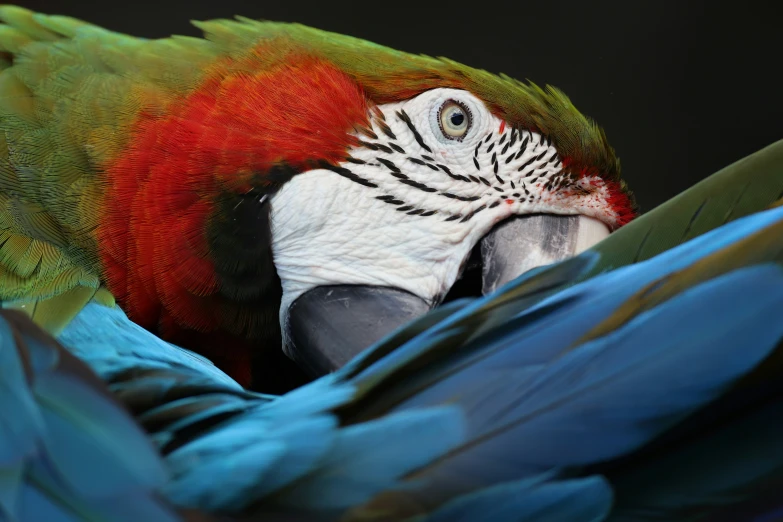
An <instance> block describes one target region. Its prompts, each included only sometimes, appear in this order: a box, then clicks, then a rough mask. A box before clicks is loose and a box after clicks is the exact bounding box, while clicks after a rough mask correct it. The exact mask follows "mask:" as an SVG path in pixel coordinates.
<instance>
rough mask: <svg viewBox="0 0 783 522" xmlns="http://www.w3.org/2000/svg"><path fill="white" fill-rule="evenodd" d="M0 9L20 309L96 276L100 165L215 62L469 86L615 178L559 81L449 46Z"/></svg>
mask: <svg viewBox="0 0 783 522" xmlns="http://www.w3.org/2000/svg"><path fill="white" fill-rule="evenodd" d="M0 21H2V22H3V24H4V25H3V24H0V299H2V300H4V301H9V300H11V301H13V300H16V301H19V300H22V302H21V303H20V306H21V305H25V306H27V308H28V309H30V308H31V307H32V308H34V305H35V303H37V302H38V301H40V300H45V299H49V298H51V297H54V296H58V295H61V294H64V293H66V292H68V291H69V290H71V289H73V288H76V287H86V288H90V289H97V288H98V287H100V285H101V284H102V283H105V280H104V277H103V273H102V267H101V263H100V261H99V256H98V254H97V251H98V245H97V244H96V243H97V240H96V238H95V230H96V227H98V225H99V224H100V221H101V208H100V206H101V205H100V204H101V196H102V194H103V192H104V186H103V185H102V176H103V174H104V167H105V165H106V164H107V162H109V161H111V160H112V158H115V157H116V156H117V155H118V154H120V153H121V152H122V151H123V150H125V148H126V147H127V146H128V144H129V142H130V140H132V139H133V135H132V132H131V131H132V125H133V124H134V122H135V120H136V118H137V116H138V115H139V114H140V112H142V111H143V112H145V113H147V114H158V115H160V114H164V113H165V112H166V110H167V108H168V107H169V106H170V104H171V103H172V102H174V101H176V100H179V99H182V98H183V97H184V96H186V95H187V94H189V93H191V92H193V91H194V89H197V88H198V87H199V85H200V82H201V81H202V80H203V79H204V78H205V75H208V74H209V73H210V71H211V70H212V69H211V68H212V67H213V66H214V65H215V64H217V63H220V64H221V67H222V68H223V69H221V70H222V71H224V73H226V74H237V75H241V74H245V73H253V72H257V71H259V70H265V69H268V68H271V67H273V66H274V65H275V64H276V63H280V62H281V61H286V60H297V59H301V58H302V57H303V56H307V57H316V58H318V59H320V60H325V61H328V62H331V63H332V64H334V65H336V66H337V67H338V68H339V69H341V70H342V71H344V72H345V73H346V74H347V75H348V76H350V77H352V78H353V79H355V81H356V82H357V83H358V84H359V85H360V86H361V87H362V89H363V90H364V91H365V93H366V94H367V95H368V97H369V98H370V99H371V100H372V101H373V102H374V103H385V102H390V101H398V100H402V99H406V98H409V97H411V96H415V95H416V94H419V93H420V92H422V91H424V90H427V89H430V88H434V87H456V88H461V89H467V90H469V91H471V92H473V93H474V94H476V95H477V96H479V97H480V98H482V99H483V100H484V101H485V102H486V103H487V104H488V106H489V107H490V108H491V109H492V110H493V112H495V113H496V114H497V115H498V116H500V117H502V118H505V119H506V120H508V121H510V122H513V123H514V124H519V125H521V126H523V127H527V128H529V129H531V130H536V131H538V132H540V133H542V134H544V135H547V136H549V137H550V138H551V139H552V141H553V143H554V144H555V146H556V147H558V149H559V151H560V152H561V156H562V157H564V158H568V160H569V162H570V163H571V165H572V167H573V169H574V172H578V171H579V169H581V168H587V167H589V168H590V169H596V170H597V171H600V172H601V174H602V175H604V176H606V177H607V178H608V179H615V180H616V179H619V162H618V161H617V159H616V158H615V156H614V153H613V151H612V149H611V147H609V145H608V144H607V142H606V138H605V136H604V134H603V132H602V131H601V129H600V128H599V127H597V126H596V125H595V124H594V123H593V122H592V121H590V120H589V119H587V118H586V117H584V116H583V115H582V114H580V113H579V111H577V110H576V109H575V108H574V107H573V105H572V104H571V103H570V101H569V100H568V98H567V97H565V96H564V95H563V94H562V93H561V92H559V91H557V90H556V89H553V88H546V89H541V88H539V87H537V86H535V85H532V84H531V85H526V84H523V83H521V82H518V81H516V80H513V79H511V78H508V77H506V76H503V75H500V76H496V75H493V74H490V73H488V72H485V71H480V70H476V69H473V68H470V67H467V66H464V65H461V64H458V63H456V62H453V61H451V60H448V59H445V58H431V57H427V56H417V55H412V54H408V53H403V52H399V51H396V50H393V49H389V48H386V47H383V46H380V45H376V44H373V43H370V42H366V41H363V40H359V39H356V38H352V37H348V36H342V35H338V34H334V33H328V32H325V31H320V30H317V29H312V28H308V27H304V26H301V25H298V24H286V23H273V22H257V21H253V20H248V19H245V18H238V19H237V20H213V21H208V22H195V25H196V26H197V27H199V28H201V29H202V30H203V31H204V33H205V39H200V38H190V37H182V36H173V37H170V38H164V39H159V40H147V39H140V38H135V37H131V36H126V35H122V34H118V33H114V32H111V31H107V30H104V29H101V28H99V27H96V26H93V25H90V24H88V23H85V22H82V21H79V20H75V19H73V18H69V17H64V16H49V15H43V14H38V13H32V12H30V11H28V10H26V9H23V8H19V7H14V6H3V7H0ZM267 44H268V45H267ZM259 45H263V48H264V50H263V53H261V52H259V51H258V49H259ZM77 294H78V292H77ZM79 295H81V294H79ZM66 308H67V307H66ZM59 322H62V321H59Z"/></svg>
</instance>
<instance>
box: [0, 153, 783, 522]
mask: <svg viewBox="0 0 783 522" xmlns="http://www.w3.org/2000/svg"><path fill="white" fill-rule="evenodd" d="M782 306H783V141H780V142H778V143H776V144H774V145H772V146H770V147H767V148H766V149H763V150H761V151H759V152H758V153H756V154H754V155H752V156H750V157H748V158H745V159H744V160H741V161H739V162H737V163H736V164H734V165H731V166H729V167H727V168H726V169H724V170H722V171H720V172H718V173H716V174H714V175H713V176H711V177H709V178H707V179H706V180H704V181H703V182H701V183H699V184H697V185H696V186H694V187H692V188H691V189H689V190H688V191H686V192H684V193H682V194H680V195H679V196H677V197H675V198H673V199H672V200H670V201H668V202H666V203H664V204H663V205H661V206H660V207H658V208H656V209H654V210H653V211H651V212H649V213H647V214H645V215H643V216H641V217H639V218H637V219H636V220H634V221H633V222H632V223H630V224H629V225H628V226H626V227H623V228H622V229H620V230H618V231H617V232H615V233H613V234H611V235H610V236H608V237H607V238H606V239H604V240H603V241H601V242H600V243H598V244H597V245H595V246H593V247H592V248H590V249H588V250H586V251H585V252H583V253H581V254H579V255H576V256H572V257H569V258H567V259H565V260H562V261H559V262H556V263H553V264H549V265H547V266H542V267H537V268H534V269H532V270H529V271H527V272H525V273H524V274H522V275H521V276H519V277H517V278H515V279H514V280H512V281H510V282H509V283H507V284H505V285H503V286H502V287H501V288H499V289H498V290H496V291H494V292H492V293H490V294H489V295H487V296H484V297H474V298H465V299H460V300H455V301H451V302H449V303H445V304H444V305H441V306H440V307H438V308H435V309H434V310H432V311H430V312H428V313H426V314H425V315H423V316H422V317H420V318H418V319H416V320H413V321H412V322H410V323H409V324H407V325H405V326H403V327H401V328H398V329H397V330H395V331H394V332H392V333H391V334H389V335H387V336H386V337H384V338H383V339H381V340H380V341H379V342H377V343H375V344H374V345H373V346H372V347H370V348H369V349H367V350H365V351H363V352H361V353H360V354H358V355H357V356H355V357H354V358H353V359H351V360H350V361H349V362H348V363H347V364H345V365H343V366H342V367H341V368H339V369H338V370H336V371H334V372H331V373H329V374H327V375H324V376H322V377H320V378H318V379H315V380H314V381H312V382H310V383H308V384H305V385H303V386H301V387H299V388H297V389H295V390H293V391H290V392H288V393H286V394H284V395H280V396H275V395H269V394H262V393H259V392H255V391H250V390H247V389H244V388H243V387H242V386H241V385H240V384H239V383H238V382H236V381H235V380H234V379H232V378H231V377H230V376H228V375H227V374H225V373H224V372H223V371H221V370H220V369H219V368H217V367H216V366H215V365H214V364H213V363H212V362H211V361H209V360H208V359H207V358H205V357H203V356H201V355H198V354H196V353H194V352H192V351H190V350H186V349H183V348H181V347H178V346H176V345H174V344H171V343H169V342H167V341H165V340H163V339H161V338H159V337H157V336H155V335H154V334H153V333H151V332H150V331H149V330H147V329H144V328H142V327H141V326H140V325H138V324H136V323H135V322H133V321H131V320H130V319H129V317H128V316H127V314H125V312H124V311H123V310H122V309H121V307H119V306H107V303H105V302H102V301H101V300H96V299H93V300H91V301H90V302H89V303H88V304H87V305H86V306H84V307H83V308H82V309H81V310H80V312H79V313H78V314H76V316H75V317H74V318H73V319H72V320H71V321H70V322H69V323H68V324H67V325H66V326H65V327H64V328H63V329H62V331H61V332H60V333H59V335H58V341H59V342H57V341H55V340H53V339H52V338H51V337H50V335H49V334H48V333H46V332H44V331H42V330H41V329H40V327H39V326H37V325H34V324H32V323H31V320H30V319H29V318H28V317H26V316H25V315H23V314H21V313H20V312H18V311H15V310H2V311H0V346H2V351H0V356H2V357H3V364H2V366H0V368H2V370H3V380H2V383H3V385H4V389H3V392H2V393H0V400H3V410H2V411H3V412H4V415H3V416H1V417H0V421H1V422H0V428H1V429H0V436H2V439H1V440H2V444H0V447H2V448H3V449H4V453H3V454H2V455H3V456H4V460H3V461H2V462H3V466H4V467H3V472H4V474H3V476H4V477H7V478H8V479H10V480H4V481H3V482H1V483H0V508H1V509H3V510H4V512H3V514H4V515H5V516H6V518H9V519H10V520H19V521H20V522H28V521H36V522H38V521H40V520H47V521H51V522H60V521H61V520H63V521H65V520H67V521H73V520H79V521H81V520H90V521H103V520H110V521H115V520H116V521H123V520H140V519H143V520H152V521H158V520H160V521H161V522H168V521H170V520H172V521H173V520H210V519H209V518H194V517H221V518H220V520H226V521H228V520H246V521H250V520H255V521H276V520H281V521H282V520H342V521H398V520H399V521H410V522H423V521H432V522H441V521H466V522H467V521H479V522H483V521H488V522H489V521H492V522H505V521H509V522H510V521H515V522H519V521H536V522H542V521H543V522H559V521H615V522H619V521H622V522H631V521H634V522H636V521H638V522H647V521H667V522H678V521H692V520H711V521H724V522H727V521H743V522H747V521H758V522H761V521H768V520H778V519H780V518H781V517H783V502H782V501H781V498H780V495H779V491H780V487H781V484H782V482H781V481H783V453H781V451H780V444H779V441H780V437H781V435H783V423H782V422H780V418H781V417H780V415H781V409H782V408H783V387H782V385H781V382H782V381H781V379H780V375H781V371H783V366H782V365H781V363H782V362H783V358H781V355H783V321H781V320H780V310H781V307H782ZM9 391H10V392H11V393H8V392H9ZM7 412H12V414H10V415H9V414H8V413H7ZM132 421H135V424H134V422H132ZM145 434H146V435H145ZM36 448H38V450H37V451H36ZM151 449H156V450H157V453H156V452H155V451H151ZM9 471H10V473H9ZM122 491H127V496H126V497H122V495H121V492H122ZM294 517H296V518H294Z"/></svg>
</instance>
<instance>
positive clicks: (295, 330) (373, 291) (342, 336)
mask: <svg viewBox="0 0 783 522" xmlns="http://www.w3.org/2000/svg"><path fill="white" fill-rule="evenodd" d="M430 308H431V306H430V305H429V304H428V303H427V302H426V301H424V300H423V299H421V298H419V297H417V296H415V295H413V294H411V293H408V292H406V291H404V290H398V289H396V288H389V287H381V286H365V285H336V286H319V287H316V288H313V289H312V290H308V291H307V292H305V293H304V294H302V295H301V296H299V297H298V298H297V299H296V300H295V301H294V302H293V303H292V304H291V307H290V308H289V312H288V319H287V320H286V322H285V330H286V332H285V333H286V339H287V340H286V352H287V353H288V354H289V355H290V356H291V357H293V359H294V360H295V361H296V362H297V364H298V365H299V366H300V367H301V368H302V369H303V370H304V371H305V372H307V373H309V374H311V375H313V376H321V375H323V374H325V373H329V372H332V371H334V370H336V369H338V368H340V367H341V366H343V365H344V364H345V363H347V362H348V361H349V360H351V359H352V358H353V357H354V356H356V355H357V354H359V353H360V352H362V351H363V350H365V349H366V348H368V347H369V346H371V345H372V344H373V343H375V342H376V341H379V340H380V339H382V338H383V337H385V336H386V335H387V334H390V333H391V332H393V331H394V330H396V329H397V328H399V327H400V326H403V325H405V324H407V323H408V322H410V321H412V320H413V319H416V318H417V317H420V316H422V315H424V314H425V313H427V312H428V311H429V310H430Z"/></svg>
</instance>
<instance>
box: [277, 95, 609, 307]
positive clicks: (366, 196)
mask: <svg viewBox="0 0 783 522" xmlns="http://www.w3.org/2000/svg"><path fill="white" fill-rule="evenodd" d="M450 102H451V104H452V105H451V106H453V104H454V102H457V103H458V104H459V107H464V108H465V109H467V114H468V116H469V125H468V129H467V132H466V133H465V134H464V136H462V137H461V138H460V139H453V137H449V136H446V135H445V134H444V130H443V128H442V123H443V122H442V121H440V122H439V118H440V115H441V108H442V107H443V106H444V104H446V103H450ZM378 108H379V109H380V112H381V113H382V114H383V118H379V117H377V116H373V117H372V120H371V123H372V131H373V132H374V133H375V134H376V135H377V138H368V137H366V136H361V135H358V136H359V138H360V139H361V143H360V145H359V146H357V147H354V148H352V149H350V150H349V155H350V157H349V159H348V161H345V162H344V163H341V164H340V166H339V167H338V168H334V169H330V170H325V169H318V170H312V171H308V172H305V173H302V174H298V175H296V176H294V177H293V178H292V179H291V180H290V181H289V182H288V183H286V184H285V185H284V186H283V188H282V189H281V190H280V191H279V192H278V193H277V194H275V195H274V196H273V197H272V198H271V202H270V205H271V226H272V238H273V245H272V248H273V253H274V261H275V265H276V267H277V271H278V274H279V276H280V279H281V281H282V285H283V301H282V304H281V319H283V318H284V317H285V313H286V311H287V310H288V307H289V306H290V304H291V303H292V302H293V301H294V300H295V299H296V298H297V297H299V296H300V295H301V294H302V293H304V292H306V291H307V290H309V289H311V288H313V287H316V286H323V285H337V284H363V285H374V286H389V287H394V288H399V289H403V290H407V291H409V292H411V293H413V294H415V295H417V296H419V297H421V298H422V299H425V300H426V301H428V302H430V303H432V304H437V302H439V300H440V299H442V297H443V296H444V295H445V294H446V292H447V291H448V290H449V289H450V288H451V286H452V285H453V283H454V281H455V280H456V279H457V277H458V276H459V274H460V270H461V267H462V265H463V263H464V261H465V260H466V259H467V257H468V255H469V253H470V251H471V249H472V248H473V246H474V245H475V244H476V243H477V242H478V241H479V240H480V239H481V237H482V236H484V235H485V234H486V233H487V232H489V231H490V229H491V228H492V227H493V226H494V225H495V224H496V223H498V222H499V221H501V220H503V219H505V218H507V217H510V216H511V215H515V214H516V215H521V214H531V213H537V212H542V213H552V214H584V215H588V216H592V217H596V218H598V219H602V220H604V221H611V218H612V216H611V215H609V214H607V212H608V211H607V207H606V203H605V198H604V195H605V194H604V193H603V192H602V188H601V187H600V180H599V179H583V180H574V179H572V178H571V177H570V176H568V175H567V174H565V173H564V172H563V165H562V161H561V158H560V157H559V156H558V153H557V150H556V149H555V148H554V146H553V145H552V143H551V142H550V141H549V140H547V139H546V138H544V137H543V136H541V135H539V134H536V133H532V132H529V131H526V130H520V129H516V128H512V127H511V126H508V125H505V124H504V123H503V121H502V120H500V119H499V118H497V117H496V116H494V115H493V114H492V113H491V112H490V111H489V110H488V109H487V107H486V106H485V105H484V103H483V102H482V101H480V100H479V99H478V98H476V97H475V96H473V95H472V94H470V93H468V92H466V91H462V90H457V89H434V90H431V91H427V92H425V93H423V94H421V95H419V96H417V97H415V98H413V99H410V100H407V101H404V102H399V103H391V104H386V105H381V106H379V107H378ZM452 112H454V111H451V112H449V113H447V114H448V115H451V114H452ZM457 112H459V113H460V114H463V113H464V111H462V112H460V111H457ZM447 123H450V122H447ZM460 125H462V120H461V119H456V120H454V126H452V128H450V129H449V131H451V132H452V134H453V130H452V129H453V128H456V129H459V128H462V127H460ZM462 126H464V125H462ZM610 224H611V223H610Z"/></svg>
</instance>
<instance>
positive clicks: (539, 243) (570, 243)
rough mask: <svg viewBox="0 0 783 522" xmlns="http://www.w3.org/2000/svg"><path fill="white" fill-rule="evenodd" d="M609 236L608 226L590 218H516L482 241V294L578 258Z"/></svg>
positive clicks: (501, 224) (552, 216)
mask: <svg viewBox="0 0 783 522" xmlns="http://www.w3.org/2000/svg"><path fill="white" fill-rule="evenodd" d="M608 235H609V228H608V227H607V226H606V225H605V224H604V223H602V222H601V221H598V220H597V219H594V218H590V217H587V216H581V215H579V216H558V215H555V214H532V215H528V216H516V217H512V218H510V219H508V220H506V221H503V222H502V223H500V224H499V225H497V226H496V227H495V228H494V229H492V231H491V232H490V233H489V234H487V235H486V236H485V237H484V239H482V240H481V260H482V274H481V275H482V278H481V279H482V287H481V291H482V293H483V294H484V295H487V294H490V293H492V292H494V291H495V290H497V289H498V288H500V287H501V286H503V285H505V284H506V283H508V282H509V281H512V280H513V279H516V278H517V277H519V276H520V275H522V274H524V273H525V272H527V271H528V270H530V269H532V268H536V267H537V266H543V265H548V264H550V263H555V262H557V261H561V260H563V259H566V258H568V257H571V256H575V255H577V254H579V253H581V252H583V251H585V250H587V249H588V248H590V247H591V246H593V245H595V244H596V243H598V242H599V241H601V240H602V239H604V238H605V237H606V236H608Z"/></svg>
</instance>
